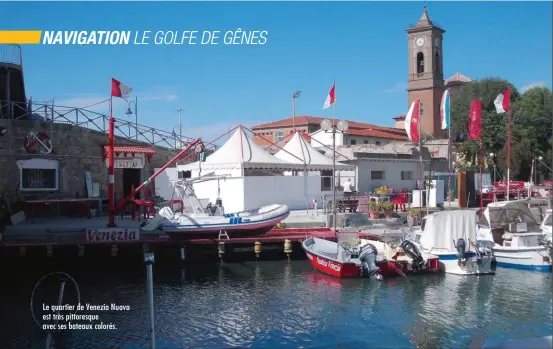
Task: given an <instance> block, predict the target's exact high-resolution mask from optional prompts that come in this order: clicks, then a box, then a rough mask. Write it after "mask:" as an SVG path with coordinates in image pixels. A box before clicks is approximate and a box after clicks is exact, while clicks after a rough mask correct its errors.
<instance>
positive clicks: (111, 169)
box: [108, 93, 115, 228]
mask: <svg viewBox="0 0 553 349" xmlns="http://www.w3.org/2000/svg"><path fill="white" fill-rule="evenodd" d="M114 129H115V119H114V118H113V96H112V94H111V93H110V97H109V128H108V196H109V207H108V211H109V219H108V228H114V227H115V190H114V183H115V176H114V160H113V156H114V154H113V153H114V149H113V148H114V143H115V139H114Z"/></svg>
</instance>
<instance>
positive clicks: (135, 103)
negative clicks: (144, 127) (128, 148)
mask: <svg viewBox="0 0 553 349" xmlns="http://www.w3.org/2000/svg"><path fill="white" fill-rule="evenodd" d="M133 103H134V130H135V131H136V135H135V139H136V140H138V96H137V97H135V99H134V101H130V102H129V104H128V105H127V111H126V112H125V115H127V116H131V115H132V114H133V112H132V110H131V104H133Z"/></svg>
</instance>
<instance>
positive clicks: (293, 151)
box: [275, 132, 355, 171]
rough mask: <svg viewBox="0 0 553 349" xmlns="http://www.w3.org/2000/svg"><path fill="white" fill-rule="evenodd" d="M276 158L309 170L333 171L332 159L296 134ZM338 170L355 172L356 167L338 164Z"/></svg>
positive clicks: (298, 133)
mask: <svg viewBox="0 0 553 349" xmlns="http://www.w3.org/2000/svg"><path fill="white" fill-rule="evenodd" d="M275 157H276V158H278V159H280V160H283V161H286V162H290V163H294V164H301V165H304V166H305V167H306V169H307V170H312V171H324V170H332V159H331V158H329V157H327V156H325V155H323V154H321V153H319V151H317V150H316V149H315V148H313V146H311V144H309V143H308V142H307V141H306V140H305V138H304V137H303V136H302V135H301V134H300V132H296V133H295V134H294V136H292V138H291V139H290V140H289V141H288V143H286V145H285V146H284V148H282V149H281V150H280V151H279V152H278V153H276V154H275ZM336 170H348V171H353V170H355V166H354V165H347V164H343V163H340V162H336Z"/></svg>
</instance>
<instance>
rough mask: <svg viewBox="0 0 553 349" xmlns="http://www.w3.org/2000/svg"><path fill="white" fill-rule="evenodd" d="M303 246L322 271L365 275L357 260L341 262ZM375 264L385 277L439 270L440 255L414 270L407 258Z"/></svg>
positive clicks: (346, 274) (349, 276) (315, 265)
mask: <svg viewBox="0 0 553 349" xmlns="http://www.w3.org/2000/svg"><path fill="white" fill-rule="evenodd" d="M302 247H303V250H304V251H305V254H306V256H307V259H308V260H309V262H310V263H311V265H312V266H313V268H315V269H316V270H318V271H320V272H322V273H325V274H328V275H332V276H335V277H338V278H343V279H350V278H360V277H363V272H362V267H361V266H360V265H359V264H358V263H356V262H339V261H336V260H333V259H331V258H327V257H325V256H322V255H317V254H315V253H313V251H311V250H308V249H307V248H306V247H305V246H304V245H303V244H302ZM375 264H376V266H377V267H378V268H380V274H381V275H382V276H383V277H384V278H386V277H394V276H398V275H412V274H415V273H416V274H424V273H432V272H438V271H439V260H438V257H431V258H428V260H427V264H426V267H425V268H424V269H420V270H417V271H415V270H413V268H412V267H411V263H409V262H408V261H405V260H402V261H401V260H398V261H396V260H377V261H376V262H375Z"/></svg>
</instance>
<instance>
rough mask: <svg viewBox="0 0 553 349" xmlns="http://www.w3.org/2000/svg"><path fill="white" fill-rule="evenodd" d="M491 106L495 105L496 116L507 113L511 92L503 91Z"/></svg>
mask: <svg viewBox="0 0 553 349" xmlns="http://www.w3.org/2000/svg"><path fill="white" fill-rule="evenodd" d="M493 104H494V105H495V111H496V112H497V113H498V114H501V113H505V112H506V111H509V109H510V108H511V91H510V90H505V91H503V92H502V93H500V94H499V95H498V96H497V97H496V98H495V101H493Z"/></svg>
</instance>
